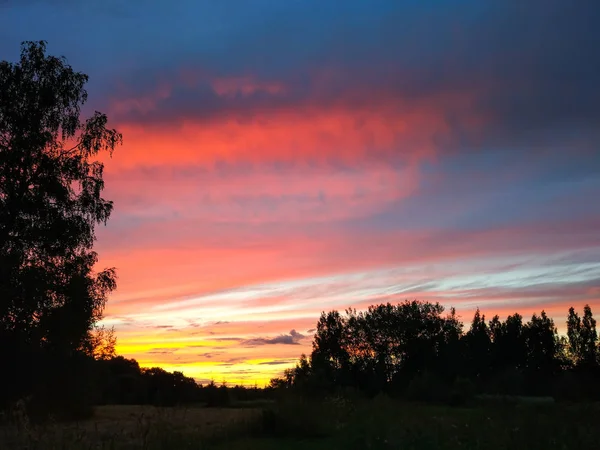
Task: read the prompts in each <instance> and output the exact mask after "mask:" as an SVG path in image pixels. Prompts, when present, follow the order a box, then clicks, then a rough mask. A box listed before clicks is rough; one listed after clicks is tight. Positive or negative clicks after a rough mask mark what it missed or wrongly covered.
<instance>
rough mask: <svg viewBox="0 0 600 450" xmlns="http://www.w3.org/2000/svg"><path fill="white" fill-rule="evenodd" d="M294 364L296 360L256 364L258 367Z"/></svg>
mask: <svg viewBox="0 0 600 450" xmlns="http://www.w3.org/2000/svg"><path fill="white" fill-rule="evenodd" d="M290 363H296V360H286V361H263V362H260V363H258V365H259V366H281V365H283V364H290Z"/></svg>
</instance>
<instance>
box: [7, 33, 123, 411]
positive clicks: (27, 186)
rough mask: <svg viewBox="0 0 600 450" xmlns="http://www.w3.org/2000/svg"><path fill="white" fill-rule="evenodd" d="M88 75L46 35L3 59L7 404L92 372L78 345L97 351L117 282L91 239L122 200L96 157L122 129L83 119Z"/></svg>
mask: <svg viewBox="0 0 600 450" xmlns="http://www.w3.org/2000/svg"><path fill="white" fill-rule="evenodd" d="M87 80H88V77H87V75H85V74H82V73H79V72H75V71H74V70H73V69H72V68H71V66H69V65H68V64H67V62H66V60H65V59H64V58H56V57H53V56H48V55H46V44H45V42H25V43H24V44H23V45H22V49H21V58H20V61H19V62H17V63H9V62H6V61H3V62H0V347H2V348H3V349H6V351H5V354H4V355H3V357H4V362H5V367H7V373H6V375H8V380H6V381H5V385H7V386H10V389H9V390H4V391H3V395H2V398H1V399H0V406H2V405H5V406H6V405H7V404H8V403H10V402H13V401H15V400H17V399H19V398H23V397H25V396H27V395H34V394H36V395H37V394H38V393H39V390H40V386H41V385H42V384H43V385H45V387H46V388H49V387H48V386H47V380H48V378H50V379H55V380H65V379H66V378H68V375H69V374H70V373H71V372H73V371H75V372H77V373H79V374H80V375H82V374H83V373H84V372H85V367H86V366H87V364H86V363H80V359H81V358H80V357H79V356H78V354H79V353H83V354H87V355H91V354H93V352H94V348H93V347H94V345H93V339H92V334H93V330H94V325H95V324H96V323H97V322H98V320H100V319H101V317H102V312H103V309H104V305H105V302H106V298H107V295H108V294H109V293H110V292H111V291H112V290H114V289H115V287H116V282H115V279H116V275H115V271H114V269H110V268H109V269H105V270H103V271H101V272H97V273H96V272H95V271H94V266H95V264H96V262H97V260H98V257H97V254H96V253H95V252H94V251H93V250H92V247H93V243H94V241H95V226H96V225H97V224H100V223H105V222H106V221H107V220H108V218H109V216H110V213H111V211H112V207H113V206H112V203H111V202H110V201H108V200H105V199H104V198H103V197H102V190H103V188H104V181H103V164H102V163H101V162H100V161H98V160H96V157H97V156H99V155H100V154H101V153H103V152H107V153H109V154H112V151H113V150H114V148H115V147H116V146H117V145H118V144H119V143H120V142H121V135H120V134H119V133H118V132H117V131H115V130H113V129H109V128H107V117H106V116H105V115H103V114H101V113H98V112H96V113H95V114H93V115H92V116H91V117H90V118H88V119H87V120H81V118H80V110H81V106H82V105H83V104H84V103H85V101H86V99H87V93H86V91H85V89H84V85H85V83H86V82H87ZM71 364H73V367H71ZM41 367H45V368H47V370H48V371H49V373H50V375H49V376H47V375H46V374H45V373H44V372H45V371H43V370H40V368H41ZM66 388H67V385H66V384H65V383H64V382H62V381H61V382H60V383H59V384H58V385H57V386H54V390H56V391H61V390H62V392H63V394H64V395H67V392H66V390H65V389H66ZM79 398H82V397H81V396H79Z"/></svg>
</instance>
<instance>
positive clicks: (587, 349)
mask: <svg viewBox="0 0 600 450" xmlns="http://www.w3.org/2000/svg"><path fill="white" fill-rule="evenodd" d="M567 336H568V338H569V350H570V354H571V357H572V358H573V361H574V362H575V364H576V365H579V366H586V367H595V366H597V365H598V363H599V361H598V332H597V331H596V319H594V316H593V314H592V309H591V308H590V306H589V305H585V307H584V308H583V318H580V317H579V315H578V314H577V313H576V312H575V309H574V308H573V307H571V308H570V309H569V316H568V318H567Z"/></svg>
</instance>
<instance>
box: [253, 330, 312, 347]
mask: <svg viewBox="0 0 600 450" xmlns="http://www.w3.org/2000/svg"><path fill="white" fill-rule="evenodd" d="M304 337H305V336H304V335H302V334H300V333H298V332H297V331H296V330H291V331H290V333H289V334H282V335H280V336H276V337H274V338H253V339H248V340H246V341H244V342H242V344H243V345H245V346H248V347H252V346H258V345H277V344H283V345H299V344H300V341H301V340H302V339H304Z"/></svg>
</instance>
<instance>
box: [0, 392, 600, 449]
mask: <svg viewBox="0 0 600 450" xmlns="http://www.w3.org/2000/svg"><path fill="white" fill-rule="evenodd" d="M599 412H600V408H598V406H595V405H562V404H549V403H545V404H535V403H533V404H527V403H518V404H512V405H508V404H500V403H486V404H485V405H479V406H474V407H469V408H451V407H445V406H444V407H442V406H431V405H420V404H413V403H400V402H394V401H391V400H389V399H386V398H378V399H375V400H370V401H358V402H348V401H344V400H341V399H337V400H333V401H327V402H319V403H315V402H308V401H303V400H301V399H293V400H288V401H282V402H278V403H277V404H274V405H272V406H270V407H266V408H264V407H263V408H255V407H244V408H202V407H197V408H186V409H182V408H162V409H161V408H153V407H142V406H103V407H98V409H97V411H96V415H95V417H94V418H93V419H91V420H87V421H83V422H79V423H68V424H54V425H52V426H45V427H32V426H29V425H28V424H27V422H26V421H23V422H22V423H21V424H19V426H18V427H15V426H11V427H6V426H5V427H3V428H2V430H1V431H0V448H2V449H4V448H6V449H23V450H25V449H27V450H36V449H39V450H58V449H61V450H62V449H74V450H82V449H89V450H92V449H99V450H100V449H102V450H104V449H106V450H108V449H110V450H113V449H114V450H126V449H131V450H133V449H144V450H145V449H147V450H162V449H165V450H166V449H169V450H177V449H186V450H187V449H233V450H235V449H249V450H253V449H291V450H293V449H307V448H308V449H338V448H339V449H412V450H421V449H432V450H433V449H441V450H455V449H456V450H457V449H486V450H496V449H498V450H499V449H503V450H504V449H510V450H521V449H523V450H524V449H528V450H535V449H544V450H551V449H561V450H567V449H582V450H583V449H586V450H588V449H592V448H599V442H600V426H599V425H598V413H599Z"/></svg>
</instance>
